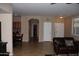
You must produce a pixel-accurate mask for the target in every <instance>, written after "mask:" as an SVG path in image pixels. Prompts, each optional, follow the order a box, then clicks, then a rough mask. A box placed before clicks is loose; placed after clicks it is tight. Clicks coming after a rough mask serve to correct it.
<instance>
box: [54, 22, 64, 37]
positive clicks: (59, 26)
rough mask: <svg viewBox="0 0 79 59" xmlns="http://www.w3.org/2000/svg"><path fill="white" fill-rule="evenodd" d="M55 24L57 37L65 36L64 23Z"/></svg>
mask: <svg viewBox="0 0 79 59" xmlns="http://www.w3.org/2000/svg"><path fill="white" fill-rule="evenodd" d="M54 26H55V27H54V31H55V32H54V34H55V37H64V23H55V24H54Z"/></svg>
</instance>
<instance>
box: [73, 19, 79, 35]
mask: <svg viewBox="0 0 79 59" xmlns="http://www.w3.org/2000/svg"><path fill="white" fill-rule="evenodd" d="M72 25H73V27H72V28H73V34H74V35H77V36H79V18H74V19H73V22H72Z"/></svg>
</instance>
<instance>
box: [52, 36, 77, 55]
mask: <svg viewBox="0 0 79 59" xmlns="http://www.w3.org/2000/svg"><path fill="white" fill-rule="evenodd" d="M53 46H54V51H55V53H56V55H58V54H67V55H69V54H77V55H78V49H77V46H76V44H75V41H74V38H73V37H54V38H53Z"/></svg>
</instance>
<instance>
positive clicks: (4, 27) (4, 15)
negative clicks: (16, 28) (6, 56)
mask: <svg viewBox="0 0 79 59" xmlns="http://www.w3.org/2000/svg"><path fill="white" fill-rule="evenodd" d="M0 8H2V9H3V10H5V11H6V12H1V13H0V21H1V40H2V41H3V42H7V52H9V53H10V55H13V45H12V7H11V5H10V4H0Z"/></svg>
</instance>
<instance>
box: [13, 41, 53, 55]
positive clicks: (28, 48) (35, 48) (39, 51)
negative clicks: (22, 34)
mask: <svg viewBox="0 0 79 59" xmlns="http://www.w3.org/2000/svg"><path fill="white" fill-rule="evenodd" d="M46 54H54V51H53V44H52V42H40V43H26V42H23V45H22V48H21V47H20V46H18V47H15V48H14V56H45V55H46Z"/></svg>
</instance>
